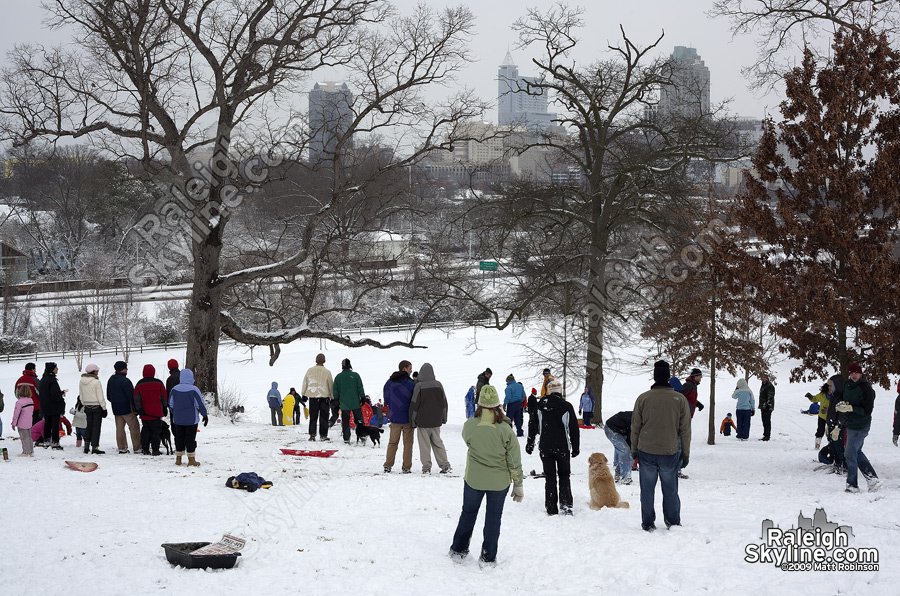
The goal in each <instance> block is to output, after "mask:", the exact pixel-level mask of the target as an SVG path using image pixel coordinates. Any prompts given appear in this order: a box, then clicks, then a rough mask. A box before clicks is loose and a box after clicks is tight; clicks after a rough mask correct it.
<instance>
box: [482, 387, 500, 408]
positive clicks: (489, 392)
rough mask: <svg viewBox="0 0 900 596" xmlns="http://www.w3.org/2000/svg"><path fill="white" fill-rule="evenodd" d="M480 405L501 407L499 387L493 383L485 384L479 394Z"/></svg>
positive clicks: (483, 406)
mask: <svg viewBox="0 0 900 596" xmlns="http://www.w3.org/2000/svg"><path fill="white" fill-rule="evenodd" d="M478 405H479V406H481V407H482V408H499V407H500V396H499V395H498V394H497V388H496V387H494V386H493V385H485V386H484V387H482V388H481V393H479V394H478Z"/></svg>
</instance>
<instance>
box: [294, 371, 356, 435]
mask: <svg viewBox="0 0 900 596" xmlns="http://www.w3.org/2000/svg"><path fill="white" fill-rule="evenodd" d="M320 356H321V358H320ZM320 360H321V362H319V361H320ZM345 362H346V363H347V365H348V366H349V364H350V361H349V360H345ZM345 370H346V369H345ZM300 396H301V397H303V398H306V399H308V400H309V440H310V441H315V440H316V429H318V431H319V440H320V441H330V440H331V439H329V438H328V413H329V411H330V409H331V398H332V397H334V377H332V376H331V371H330V370H328V369H327V368H325V355H324V354H317V355H316V364H315V365H314V366H311V367H310V368H309V369H308V370H307V371H306V374H305V375H304V376H303V385H302V386H301V387H300Z"/></svg>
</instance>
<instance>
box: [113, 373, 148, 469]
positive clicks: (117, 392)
mask: <svg viewBox="0 0 900 596" xmlns="http://www.w3.org/2000/svg"><path fill="white" fill-rule="evenodd" d="M113 369H114V370H115V371H116V372H114V373H113V374H112V376H111V377H109V380H108V381H106V399H107V401H109V403H110V405H112V411H113V416H115V417H116V446H117V447H118V448H119V453H120V454H124V453H128V437H127V436H126V435H125V427H126V426H127V427H128V433H129V434H130V435H131V447H132V449H134V452H135V453H138V452H139V451H140V448H141V426H140V423H138V417H137V411H136V409H135V407H134V385H132V384H131V379H129V378H128V364H127V363H126V362H123V361H122V360H119V361H118V362H116V363H115V364H114V365H113Z"/></svg>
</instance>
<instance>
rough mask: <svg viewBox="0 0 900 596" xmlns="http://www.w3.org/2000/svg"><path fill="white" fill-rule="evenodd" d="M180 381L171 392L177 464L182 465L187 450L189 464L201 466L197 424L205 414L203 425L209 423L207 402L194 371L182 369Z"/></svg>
mask: <svg viewBox="0 0 900 596" xmlns="http://www.w3.org/2000/svg"><path fill="white" fill-rule="evenodd" d="M180 381H181V382H180V383H178V384H177V385H175V386H174V387H173V388H172V392H171V393H170V394H169V410H170V411H171V412H172V427H173V428H172V434H173V435H174V437H175V465H176V466H180V465H181V457H182V456H183V455H184V453H185V451H187V456H188V464H187V465H189V466H199V465H200V462H198V461H197V459H196V453H195V452H196V450H197V426H198V424H199V422H200V416H201V415H202V416H203V426H206V425H207V424H208V423H209V416H208V415H207V413H206V404H205V403H204V402H203V396H202V395H201V394H200V390H199V389H197V386H196V385H194V371H192V370H191V369H189V368H185V369H183V370H182V371H181V377H180Z"/></svg>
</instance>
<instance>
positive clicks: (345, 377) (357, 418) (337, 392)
mask: <svg viewBox="0 0 900 596" xmlns="http://www.w3.org/2000/svg"><path fill="white" fill-rule="evenodd" d="M332 391H333V394H334V399H336V400H338V403H339V404H340V406H341V433H342V436H343V437H344V444H346V445H349V444H350V416H351V415H352V416H353V422H354V424H356V426H359V425H361V424H363V423H364V422H363V413H362V404H363V403H365V400H366V390H365V389H363V382H362V377H360V376H359V373H358V372H355V371H354V370H353V366H352V365H351V364H350V359H349V358H344V359H343V360H342V361H341V372H339V373H338V374H337V376H335V377H334V382H333V383H332Z"/></svg>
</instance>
